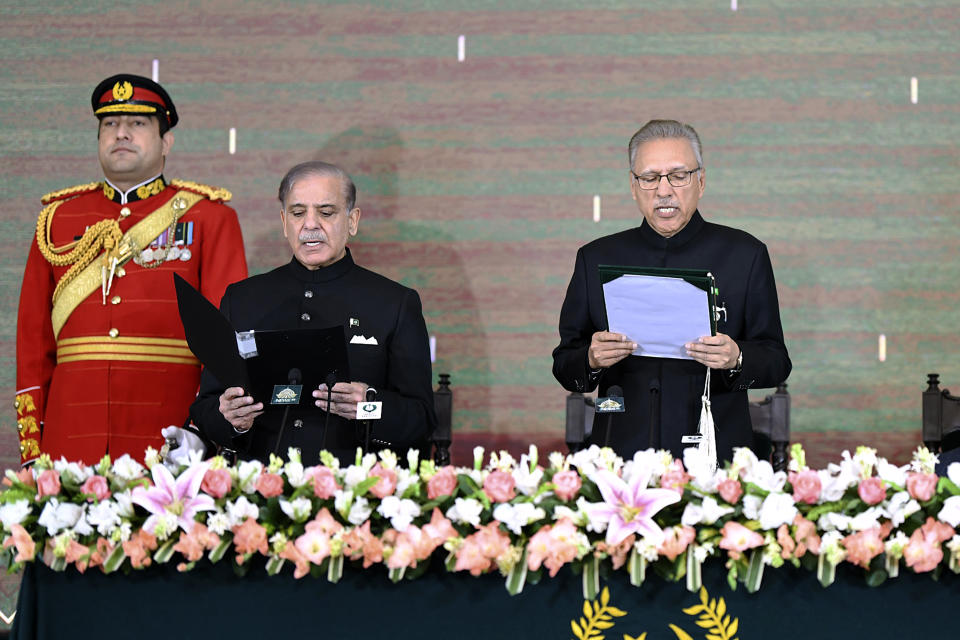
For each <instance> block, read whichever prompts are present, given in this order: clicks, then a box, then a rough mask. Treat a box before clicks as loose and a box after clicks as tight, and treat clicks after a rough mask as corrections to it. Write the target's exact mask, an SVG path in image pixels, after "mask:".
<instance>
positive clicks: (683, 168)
mask: <svg viewBox="0 0 960 640" xmlns="http://www.w3.org/2000/svg"><path fill="white" fill-rule="evenodd" d="M628 151H629V158H630V190H631V193H632V195H633V199H634V201H636V203H637V208H638V209H639V210H640V213H641V214H642V215H643V222H642V223H641V225H640V226H639V227H635V228H632V229H628V230H627V231H622V232H620V233H616V234H613V235H610V236H606V237H603V238H599V239H597V240H594V241H593V242H590V243H589V244H586V245H584V246H583V247H581V248H580V250H579V251H578V252H577V261H576V264H575V266H574V272H573V277H572V278H571V280H570V285H569V287H568V288H567V295H566V299H565V300H564V302H563V308H562V310H561V311H560V344H559V345H558V346H557V348H556V349H554V351H553V375H554V376H555V377H556V378H557V380H558V381H559V382H560V384H562V385H563V386H564V388H566V389H567V390H569V391H580V392H590V391H593V390H594V389H596V388H597V386H598V385H599V387H600V395H601V396H605V395H607V389H609V388H610V387H611V386H614V385H618V386H620V387H621V388H622V389H623V394H624V403H625V409H626V410H625V412H623V413H612V414H605V415H602V416H601V415H600V414H598V415H597V417H596V418H595V420H594V428H593V431H592V434H591V437H590V441H591V442H594V443H598V444H602V443H603V442H604V440H605V438H606V437H607V434H606V425H607V419H608V418H607V416H612V424H611V429H610V434H609V444H610V446H611V447H613V449H614V450H615V451H616V452H617V453H618V454H619V455H621V456H624V457H631V456H632V455H633V454H634V452H636V451H638V450H642V449H646V448H648V447H650V446H653V447H655V448H664V449H668V450H670V451H671V452H672V453H673V454H674V455H675V456H679V455H681V454H682V451H683V449H684V448H686V446H689V445H684V444H682V442H681V438H682V437H683V436H685V435H693V434H696V433H697V427H698V422H699V418H700V410H701V395H702V393H703V387H704V381H705V377H706V372H707V367H709V368H710V369H712V370H713V375H711V387H710V389H711V396H712V398H711V400H712V411H713V417H714V420H715V424H716V437H717V457H718V459H720V460H724V459H730V458H731V456H732V454H733V448H734V447H738V446H751V445H752V442H753V434H752V429H751V426H750V414H749V410H748V399H747V389H749V388H763V387H774V386H776V385H777V384H779V383H780V382H783V381H784V380H786V378H787V376H788V375H789V374H790V368H791V364H790V357H789V356H788V354H787V349H786V346H785V345H784V342H783V329H782V327H781V326H780V310H779V304H778V302H777V289H776V284H775V283H774V279H773V269H772V267H771V265H770V257H769V255H768V253H767V248H766V246H765V245H764V244H763V243H762V242H760V241H759V240H757V239H756V238H754V237H753V236H751V235H750V234H748V233H746V232H744V231H740V230H738V229H733V228H730V227H725V226H721V225H718V224H713V223H710V222H706V221H705V220H704V219H703V217H702V216H701V215H700V212H699V211H698V210H697V203H698V202H699V200H700V198H701V196H702V195H703V190H704V185H705V180H706V175H705V173H706V171H705V168H704V165H703V156H702V153H701V145H700V138H699V136H698V135H697V133H696V131H694V129H693V128H692V127H690V126H689V125H685V124H681V123H680V122H676V121H673V120H652V121H650V122H648V123H647V124H646V125H644V126H643V128H641V129H640V130H639V131H638V132H637V133H636V134H634V136H633V138H631V140H630V144H629V148H628ZM600 264H608V265H623V266H636V267H669V268H688V269H703V270H708V271H710V272H711V273H712V274H713V275H714V276H715V277H716V284H717V288H718V289H719V291H720V293H719V296H718V298H717V304H718V306H721V307H726V310H727V311H726V315H725V316H724V315H721V317H720V321H719V322H718V325H717V335H716V336H703V337H701V338H700V340H699V341H697V342H693V343H689V344H687V345H686V349H687V353H688V355H689V356H690V357H692V358H693V359H692V360H682V359H668V358H652V357H643V356H633V355H631V353H632V352H633V351H634V350H635V349H636V348H637V345H636V344H635V343H634V342H632V341H630V339H629V338H628V337H627V336H624V335H621V334H617V333H612V332H609V331H607V329H608V324H607V318H606V311H605V309H604V304H603V293H602V290H601V282H600V274H599V272H598V268H597V267H598V265H600Z"/></svg>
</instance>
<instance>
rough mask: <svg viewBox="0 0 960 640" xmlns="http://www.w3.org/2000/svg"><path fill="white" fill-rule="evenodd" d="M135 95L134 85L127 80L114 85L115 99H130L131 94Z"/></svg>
mask: <svg viewBox="0 0 960 640" xmlns="http://www.w3.org/2000/svg"><path fill="white" fill-rule="evenodd" d="M132 95H133V85H132V84H130V83H129V82H127V81H126V80H123V81H120V82H117V83H116V84H115V85H113V99H114V100H120V101H123V100H129V99H130V96H132Z"/></svg>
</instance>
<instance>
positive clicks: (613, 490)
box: [587, 469, 680, 546]
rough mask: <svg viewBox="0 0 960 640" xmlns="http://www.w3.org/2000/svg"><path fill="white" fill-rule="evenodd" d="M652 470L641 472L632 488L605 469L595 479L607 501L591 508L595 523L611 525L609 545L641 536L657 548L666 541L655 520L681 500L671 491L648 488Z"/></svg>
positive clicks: (608, 530) (636, 474)
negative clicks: (656, 516) (658, 513)
mask: <svg viewBox="0 0 960 640" xmlns="http://www.w3.org/2000/svg"><path fill="white" fill-rule="evenodd" d="M650 475H651V472H650V470H649V469H637V470H635V471H634V474H633V477H632V478H631V480H630V484H629V485H628V484H627V483H626V482H624V481H623V479H622V478H620V477H619V476H618V475H617V474H615V473H613V472H610V471H606V470H601V471H598V472H597V473H596V474H594V476H593V478H591V479H592V480H593V481H594V482H595V483H596V484H597V488H598V489H600V494H601V495H602V496H603V502H600V503H596V504H593V505H590V506H589V507H588V508H587V515H588V516H589V518H590V522H591V524H600V523H607V539H606V542H607V544H608V545H611V546H613V545H618V544H620V543H621V542H622V541H623V540H624V539H626V537H627V536H629V535H630V534H631V533H637V534H639V535H641V536H642V537H643V538H645V539H646V540H647V541H648V542H650V543H651V544H654V545H659V544H660V543H662V542H663V538H664V534H663V530H662V529H661V528H660V527H659V526H657V523H656V522H654V521H653V516H654V515H656V513H657V512H658V511H660V510H661V509H663V508H664V507H666V506H667V505H671V504H673V503H674V502H677V501H679V500H680V496H679V495H678V494H677V492H676V491H673V490H671V489H648V488H647V483H648V482H649V480H650Z"/></svg>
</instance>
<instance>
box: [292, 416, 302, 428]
mask: <svg viewBox="0 0 960 640" xmlns="http://www.w3.org/2000/svg"><path fill="white" fill-rule="evenodd" d="M302 426H303V420H300V419H299V418H297V419H296V420H294V421H293V428H294V429H299V428H300V427H302Z"/></svg>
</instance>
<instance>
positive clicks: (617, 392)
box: [603, 384, 623, 447]
mask: <svg viewBox="0 0 960 640" xmlns="http://www.w3.org/2000/svg"><path fill="white" fill-rule="evenodd" d="M607 397H608V398H610V397H614V398H622V397H623V389H621V388H620V385H618V384H615V385H613V386H612V387H610V388H608V389H607ZM614 413H616V412H614V411H611V412H610V413H608V414H607V428H606V430H605V431H604V434H603V446H605V447H607V446H609V445H610V431H611V430H612V429H613V414H614Z"/></svg>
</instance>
